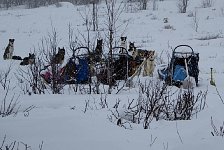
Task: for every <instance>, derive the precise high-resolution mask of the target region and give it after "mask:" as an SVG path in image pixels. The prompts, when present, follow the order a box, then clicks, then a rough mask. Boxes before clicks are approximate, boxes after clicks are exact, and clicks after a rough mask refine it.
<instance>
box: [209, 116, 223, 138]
mask: <svg viewBox="0 0 224 150" xmlns="http://www.w3.org/2000/svg"><path fill="white" fill-rule="evenodd" d="M211 126H212V129H213V131H212V132H211V134H212V136H221V137H224V121H223V123H222V125H221V126H220V127H219V128H217V126H216V125H215V124H214V122H213V119H212V117H211Z"/></svg>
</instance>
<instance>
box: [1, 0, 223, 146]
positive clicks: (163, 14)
mask: <svg viewBox="0 0 224 150" xmlns="http://www.w3.org/2000/svg"><path fill="white" fill-rule="evenodd" d="M61 4H62V7H56V6H54V5H52V6H48V7H40V8H35V9H24V8H22V7H19V8H14V9H10V10H0V22H1V23H0V49H1V52H0V55H1V56H3V53H4V49H5V47H6V46H7V44H8V39H9V38H15V43H14V44H15V45H14V46H15V50H14V54H15V55H19V56H22V57H25V56H28V53H29V52H33V51H34V48H35V49H36V50H38V45H39V44H40V43H41V39H43V38H45V37H48V36H49V34H51V33H52V28H55V29H56V31H57V33H58V39H59V43H58V46H60V47H65V48H66V49H69V39H68V25H69V24H71V25H72V27H74V29H75V30H74V32H76V34H77V35H78V33H79V32H81V33H83V34H86V28H85V26H84V21H83V19H82V17H81V15H80V14H81V13H86V12H85V11H86V9H87V6H73V5H72V4H70V3H65V2H64V3H61ZM157 4H158V10H156V11H153V10H152V8H151V7H149V8H148V10H144V11H137V12H135V13H132V12H128V11H126V10H125V11H124V12H123V13H122V15H121V17H120V18H119V20H118V25H122V24H124V23H125V22H128V26H127V29H126V30H125V33H124V34H123V35H125V36H127V37H128V42H129V41H131V42H135V44H136V45H137V47H140V48H143V49H144V48H145V49H148V50H151V49H153V50H155V51H156V53H157V57H159V56H160V54H161V57H162V58H163V61H164V62H165V63H167V62H168V61H169V59H168V58H167V57H168V55H171V52H172V49H171V48H175V47H176V46H177V45H180V44H186V45H190V46H191V47H192V48H193V49H194V50H195V51H196V52H198V53H199V56H200V60H199V68H200V73H199V87H196V88H195V89H194V90H195V93H197V92H198V91H200V90H202V91H206V90H208V94H207V99H206V106H205V109H204V110H202V111H201V112H199V113H198V114H197V115H196V116H194V117H193V118H192V119H191V120H187V121H165V120H159V121H156V120H153V121H152V122H151V123H150V128H149V129H143V126H142V124H131V126H132V128H131V129H125V128H123V127H119V126H117V125H116V122H113V123H112V122H110V121H109V119H108V117H109V116H110V115H111V112H110V110H111V109H113V108H112V107H113V106H114V104H115V103H116V101H117V100H118V99H119V100H121V106H123V105H125V104H127V101H128V100H131V99H137V98H138V94H139V89H138V87H135V88H131V89H128V88H125V89H126V90H122V91H120V92H119V93H118V94H115V93H116V92H117V89H113V92H112V94H108V95H107V94H105V93H106V92H105V93H103V94H102V95H100V94H99V95H97V94H91V95H88V94H79V93H75V92H73V91H72V90H71V89H69V87H66V88H65V89H64V91H63V94H60V95H52V94H50V93H46V94H44V95H34V94H32V95H30V96H29V95H27V94H26V95H24V94H23V93H22V91H21V88H20V87H19V86H18V81H17V79H16V78H15V74H16V73H18V72H17V71H18V68H19V62H18V61H11V60H3V59H0V64H1V65H0V71H1V72H5V71H6V70H7V68H8V67H9V66H10V65H11V66H12V71H11V72H10V81H11V83H10V92H9V93H10V96H9V99H10V98H11V97H12V95H13V93H16V96H19V99H18V101H19V105H20V109H19V113H18V114H17V115H16V116H12V115H11V116H7V117H4V118H0V145H1V141H2V140H3V138H4V136H5V135H6V141H7V143H8V144H9V143H11V142H13V141H15V140H16V141H18V142H20V141H21V142H24V143H26V144H28V145H30V146H31V147H32V148H33V149H37V148H38V145H39V144H41V142H42V141H43V143H44V144H43V150H50V149H54V150H62V149H67V150H72V149H79V150H90V149H91V150H101V149H102V150H103V149H107V150H115V149H116V150H122V149H126V150H134V149H141V150H146V149H150V150H158V149H160V150H161V149H164V150H165V149H166V150H180V149H181V150H189V149H204V150H211V149H216V150H221V149H223V147H224V141H223V138H222V137H219V136H212V134H211V132H212V131H213V128H212V126H211V117H212V118H213V121H214V123H215V125H217V127H219V126H221V125H222V122H223V121H224V117H223V113H224V104H223V103H222V102H221V100H220V98H219V96H218V94H217V91H216V88H217V89H218V91H219V92H220V95H221V97H224V94H223V93H222V91H223V88H224V82H223V73H224V69H223V67H222V64H223V63H224V53H223V52H222V51H223V48H224V42H223V33H222V30H223V26H224V16H223V14H222V13H221V9H222V8H223V7H224V2H223V1H222V0H216V1H215V3H214V6H213V7H211V8H201V7H200V6H201V3H200V1H199V0H198V1H195V0H190V1H189V4H190V5H189V7H188V10H187V13H184V14H180V13H178V9H177V5H176V0H164V1H158V3H157ZM104 8H105V5H104V4H100V5H99V12H100V14H99V20H100V28H101V29H102V28H104V27H105V20H106V16H105V11H104V10H103V9H104ZM195 10H197V15H198V19H199V27H198V32H196V31H195V29H194V27H193V17H189V16H188V15H189V14H190V13H191V12H194V11H195ZM164 18H168V23H164V22H163V19H164ZM166 25H170V26H171V27H172V28H171V29H165V26H166ZM124 29H125V26H124V25H122V26H121V28H120V29H119V30H120V31H123V30H124ZM105 30H106V29H105ZM104 34H105V31H104V32H103V31H102V32H101V33H100V35H101V36H102V37H103V36H104ZM217 34H219V35H220V37H219V38H217V39H211V40H200V38H202V37H205V36H209V35H210V36H211V35H217ZM86 35H87V34H86ZM120 35H121V34H119V35H117V36H118V37H119V36H120ZM92 36H93V37H92V38H94V37H96V35H95V34H94V35H92ZM79 38H80V42H83V39H82V38H81V36H80V35H79ZM94 42H95V40H94V41H92V43H94ZM83 43H84V42H83ZM104 48H105V49H106V44H105V45H104ZM69 56H71V51H69V50H68V51H67V52H66V58H69ZM157 65H159V64H157ZM211 67H213V68H214V79H215V81H216V87H214V86H211V85H210V83H209V82H210V68H211ZM154 74H155V76H154V77H153V78H152V80H156V78H157V75H156V74H157V71H156V70H155V73H154ZM145 79H148V78H146V77H144V78H141V80H142V81H143V82H144V80H145ZM14 86H15V88H14ZM0 89H1V100H2V99H3V97H4V93H5V91H4V90H3V88H2V87H0ZM171 90H173V91H176V90H178V89H177V88H175V87H173V88H171ZM101 96H102V97H107V102H108V108H102V107H101V105H100V97H101ZM88 101H89V107H88V109H87V111H86V112H85V106H86V103H87V102H88ZM29 106H35V108H34V109H32V110H31V111H30V112H29V113H24V112H23V110H25V109H26V108H28V107H29ZM119 109H120V111H122V108H119ZM121 113H122V112H121Z"/></svg>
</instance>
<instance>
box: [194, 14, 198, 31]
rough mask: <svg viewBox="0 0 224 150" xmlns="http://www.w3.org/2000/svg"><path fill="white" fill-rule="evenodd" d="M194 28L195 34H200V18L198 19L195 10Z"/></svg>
mask: <svg viewBox="0 0 224 150" xmlns="http://www.w3.org/2000/svg"><path fill="white" fill-rule="evenodd" d="M193 27H194V29H195V32H198V27H199V18H198V13H197V10H195V12H194V14H193Z"/></svg>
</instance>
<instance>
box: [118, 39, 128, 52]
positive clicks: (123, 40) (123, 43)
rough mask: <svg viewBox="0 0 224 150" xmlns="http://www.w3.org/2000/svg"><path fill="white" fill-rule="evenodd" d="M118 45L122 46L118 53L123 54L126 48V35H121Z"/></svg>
mask: <svg viewBox="0 0 224 150" xmlns="http://www.w3.org/2000/svg"><path fill="white" fill-rule="evenodd" d="M120 47H123V48H121V49H120V51H119V53H120V54H124V53H126V50H127V37H126V36H125V37H121V45H120Z"/></svg>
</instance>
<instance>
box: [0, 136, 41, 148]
mask: <svg viewBox="0 0 224 150" xmlns="http://www.w3.org/2000/svg"><path fill="white" fill-rule="evenodd" d="M43 144H44V142H43V141H42V142H41V144H39V150H42V149H43ZM0 150H32V148H31V146H29V145H28V144H26V143H24V142H17V141H13V142H9V143H7V142H6V135H5V136H4V138H3V140H2V143H1V145H0Z"/></svg>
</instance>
